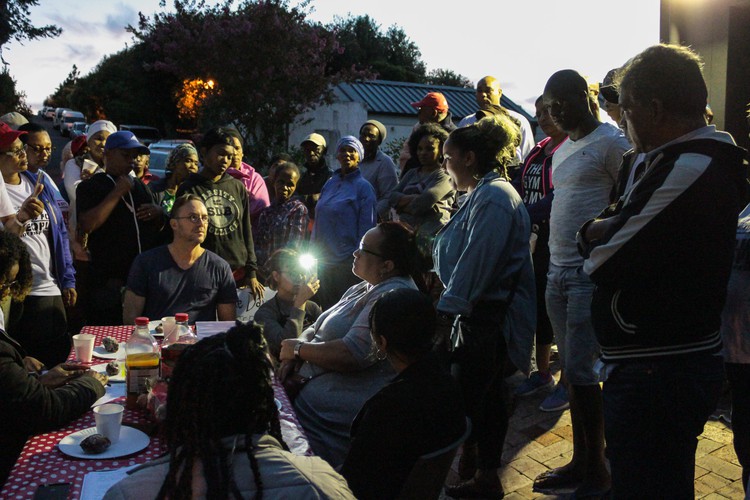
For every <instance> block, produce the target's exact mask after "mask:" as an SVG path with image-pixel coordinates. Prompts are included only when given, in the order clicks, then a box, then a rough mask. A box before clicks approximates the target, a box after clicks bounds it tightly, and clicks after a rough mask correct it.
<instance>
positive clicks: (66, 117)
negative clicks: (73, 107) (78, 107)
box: [60, 111, 86, 137]
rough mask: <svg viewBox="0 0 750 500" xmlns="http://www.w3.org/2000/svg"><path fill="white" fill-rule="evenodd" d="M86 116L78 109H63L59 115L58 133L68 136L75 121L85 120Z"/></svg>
mask: <svg viewBox="0 0 750 500" xmlns="http://www.w3.org/2000/svg"><path fill="white" fill-rule="evenodd" d="M85 121H86V117H85V116H83V113H81V112H80V111H63V113H62V116H61V117H60V133H61V134H62V135H63V136H64V137H68V136H70V130H71V129H72V128H73V124H74V123H75V122H85Z"/></svg>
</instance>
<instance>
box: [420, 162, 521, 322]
mask: <svg viewBox="0 0 750 500" xmlns="http://www.w3.org/2000/svg"><path fill="white" fill-rule="evenodd" d="M529 233H530V223H529V215H528V213H527V212H526V208H525V207H524V205H523V200H521V197H520V196H519V195H518V193H517V192H516V190H515V189H513V186H511V185H510V183H509V182H507V181H506V180H504V179H502V178H500V176H499V175H498V174H497V173H496V172H490V173H488V174H487V175H485V176H484V177H483V178H482V179H481V180H480V181H479V183H478V184H477V187H476V188H475V189H474V191H472V192H471V193H470V194H469V195H468V196H467V197H466V200H465V201H464V203H463V205H462V206H461V208H460V209H459V210H458V212H456V214H455V215H454V216H453V217H452V218H451V220H450V221H449V222H448V224H446V225H445V227H444V228H443V229H442V230H441V231H440V232H439V233H438V234H437V236H436V238H435V244H434V246H433V251H432V255H433V259H434V261H435V270H436V272H437V274H438V276H439V277H440V280H441V281H442V282H443V284H444V285H445V291H444V292H443V295H442V296H441V297H440V301H439V302H438V306H437V308H438V310H440V311H442V312H446V313H449V314H454V315H458V314H464V315H471V311H472V308H473V307H474V305H475V304H476V303H477V302H478V301H480V300H507V299H508V298H509V297H508V296H509V294H510V291H511V289H512V282H513V280H514V279H516V278H517V277H518V276H519V273H520V271H521V269H522V268H523V266H524V263H525V261H527V260H528V259H529V258H530V255H529Z"/></svg>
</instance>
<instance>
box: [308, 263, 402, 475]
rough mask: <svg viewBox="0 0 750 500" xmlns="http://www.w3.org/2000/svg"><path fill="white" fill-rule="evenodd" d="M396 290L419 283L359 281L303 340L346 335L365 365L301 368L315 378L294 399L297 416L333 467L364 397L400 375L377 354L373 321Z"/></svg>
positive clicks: (345, 446)
mask: <svg viewBox="0 0 750 500" xmlns="http://www.w3.org/2000/svg"><path fill="white" fill-rule="evenodd" d="M396 288H414V289H416V285H415V284H414V281H412V279H411V278H408V277H406V278H402V277H395V278H390V279H387V280H385V281H383V282H382V283H378V284H377V285H371V284H369V283H367V282H365V281H363V282H362V283H360V284H358V285H354V286H353V287H351V288H349V290H347V291H346V293H344V296H343V297H341V300H340V301H339V302H338V303H336V305H334V306H333V307H331V308H330V309H328V310H326V311H325V312H324V313H323V314H322V315H321V316H320V317H319V318H318V320H317V321H316V322H315V324H314V325H313V326H311V327H310V328H308V329H307V330H306V331H305V332H303V333H302V337H301V338H303V339H305V340H307V341H310V342H314V343H318V342H329V341H333V340H338V339H341V340H342V341H343V342H344V344H345V345H346V347H347V349H348V350H349V353H350V354H351V355H352V357H353V358H354V359H356V360H357V362H358V363H359V365H360V370H354V371H348V372H337V371H329V370H326V369H325V368H323V367H321V366H317V365H313V364H312V363H305V364H304V365H303V366H302V368H301V369H300V374H301V375H303V376H305V377H313V378H312V379H311V380H310V381H309V382H308V383H307V384H306V385H305V387H304V388H303V389H302V391H301V392H300V394H299V396H298V397H297V399H296V400H295V401H294V407H295V409H296V410H297V417H298V418H299V421H300V423H301V424H302V427H304V429H305V432H306V433H307V437H308V439H309V441H310V446H311V447H312V449H313V451H314V452H315V454H316V455H319V456H321V457H323V458H324V459H325V460H326V461H327V462H328V463H330V464H331V465H333V466H334V467H336V466H338V465H341V464H342V463H343V461H344V458H345V457H346V452H347V450H348V448H349V430H350V427H351V424H352V421H353V420H354V417H355V416H357V413H358V412H359V410H360V409H361V408H362V406H363V405H364V404H365V401H367V400H368V399H370V398H371V397H372V396H373V395H375V393H376V392H378V391H379V390H380V389H382V388H383V386H385V384H387V383H388V382H389V381H390V380H391V379H392V378H393V377H395V376H396V372H395V371H394V370H393V368H391V365H390V364H389V363H388V362H387V361H378V360H377V358H376V357H375V355H374V350H373V349H372V339H371V337H370V326H369V321H368V318H369V315H370V310H371V309H372V306H373V304H375V302H376V301H377V299H378V298H380V297H381V296H382V295H383V294H384V293H385V292H387V291H389V290H393V289H396ZM303 352H304V351H303Z"/></svg>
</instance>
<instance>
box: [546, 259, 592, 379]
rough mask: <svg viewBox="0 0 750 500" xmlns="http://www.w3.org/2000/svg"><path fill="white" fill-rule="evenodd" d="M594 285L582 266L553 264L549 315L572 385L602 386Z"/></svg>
mask: <svg viewBox="0 0 750 500" xmlns="http://www.w3.org/2000/svg"><path fill="white" fill-rule="evenodd" d="M593 294H594V284H593V283H592V282H591V279H590V278H589V277H588V275H587V274H586V273H584V272H583V268H581V267H559V266H556V265H554V264H550V266H549V273H548V274H547V292H546V298H547V314H548V315H549V319H550V322H551V323H552V329H553V330H554V332H555V341H556V342H557V349H558V351H559V352H560V361H561V363H562V368H563V370H564V371H565V377H566V378H567V379H568V382H569V383H570V384H572V385H594V384H598V383H599V374H598V373H597V372H596V371H595V370H594V364H595V363H596V360H597V359H599V343H598V342H597V340H596V335H595V334H594V326H593V325H592V324H591V299H592V297H593Z"/></svg>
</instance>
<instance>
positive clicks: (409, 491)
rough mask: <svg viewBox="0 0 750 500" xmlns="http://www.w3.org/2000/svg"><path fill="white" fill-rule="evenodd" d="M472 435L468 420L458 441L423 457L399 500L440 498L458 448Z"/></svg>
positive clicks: (413, 470)
mask: <svg viewBox="0 0 750 500" xmlns="http://www.w3.org/2000/svg"><path fill="white" fill-rule="evenodd" d="M470 433H471V422H470V420H469V419H468V418H467V419H466V431H465V432H464V434H463V436H461V437H460V438H458V440H457V441H455V442H453V443H451V444H450V445H448V446H446V447H445V448H442V449H440V450H437V451H433V452H431V453H427V454H426V455H422V456H421V457H419V458H418V459H417V462H416V463H415V464H414V467H412V468H411V472H409V476H408V477H407V478H406V482H405V483H404V486H403V487H402V488H401V491H400V492H399V495H398V497H397V499H398V500H432V499H435V498H438V497H439V496H440V492H441V491H442V489H443V485H444V484H445V478H446V477H447V476H448V471H449V470H450V468H451V464H452V463H453V459H454V458H455V456H456V452H457V451H458V447H459V446H461V445H462V444H463V442H464V441H466V439H467V438H468V437H469V434H470Z"/></svg>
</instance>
